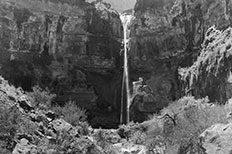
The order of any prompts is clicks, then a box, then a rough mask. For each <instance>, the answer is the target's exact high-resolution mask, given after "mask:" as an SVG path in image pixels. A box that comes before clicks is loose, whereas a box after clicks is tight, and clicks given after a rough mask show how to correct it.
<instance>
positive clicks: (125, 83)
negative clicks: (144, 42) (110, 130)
mask: <svg viewBox="0 0 232 154" xmlns="http://www.w3.org/2000/svg"><path fill="white" fill-rule="evenodd" d="M120 19H121V21H122V24H123V37H124V39H123V44H124V65H123V68H124V71H123V81H122V98H121V114H120V123H122V121H123V110H124V109H123V93H124V86H125V88H126V122H127V123H128V122H129V121H130V103H131V96H130V88H129V71H128V48H127V45H128V42H129V39H128V38H127V35H128V32H129V30H128V26H129V24H130V22H131V20H132V19H133V15H128V14H121V15H120Z"/></svg>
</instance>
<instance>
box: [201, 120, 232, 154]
mask: <svg viewBox="0 0 232 154" xmlns="http://www.w3.org/2000/svg"><path fill="white" fill-rule="evenodd" d="M231 132H232V124H231V123H229V124H215V125H213V126H211V127H210V128H208V129H206V130H205V131H204V132H203V133H202V134H201V135H200V143H201V147H202V148H203V149H204V151H205V154H230V153H231V151H232V143H231V142H232V138H231V136H232V134H231Z"/></svg>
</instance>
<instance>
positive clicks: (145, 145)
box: [0, 77, 232, 154]
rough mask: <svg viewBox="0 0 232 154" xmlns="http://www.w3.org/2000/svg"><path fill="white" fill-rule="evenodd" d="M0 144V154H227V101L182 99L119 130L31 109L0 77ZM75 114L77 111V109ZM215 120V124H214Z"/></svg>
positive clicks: (19, 91) (19, 92) (25, 98)
mask: <svg viewBox="0 0 232 154" xmlns="http://www.w3.org/2000/svg"><path fill="white" fill-rule="evenodd" d="M0 94H1V97H0V103H1V108H0V109H1V112H0V120H1V125H0V127H1V130H0V146H1V149H0V150H1V152H2V153H4V154H8V153H13V154H29V153H31V154H72V153H73V154H74V153H75V154H174V153H178V154H184V153H186V154H187V153H189V154H219V153H220V154H230V153H231V150H232V149H231V147H232V146H231V140H232V138H231V129H232V123H230V122H232V121H231V108H232V105H231V100H229V101H228V103H227V104H226V105H223V106H220V105H214V104H210V103H209V100H208V98H205V99H200V100H196V99H194V98H193V97H184V98H182V99H180V100H179V101H178V102H175V103H172V104H170V105H169V106H168V107H167V108H165V109H163V110H162V115H163V116H161V115H155V116H154V117H153V118H151V120H148V121H145V122H143V123H140V124H139V123H129V124H127V125H122V126H120V127H119V128H118V129H93V128H91V127H90V126H89V125H88V124H87V122H86V121H81V120H80V119H75V120H76V123H75V124H73V125H72V124H70V123H68V122H67V121H65V120H64V119H65V118H64V117H65V115H63V116H59V114H58V113H56V112H54V111H52V110H48V109H46V108H44V109H42V108H38V107H34V106H33V104H34V102H31V101H30V100H31V99H30V96H28V95H27V94H26V93H25V92H24V91H23V90H22V89H21V88H15V87H14V86H12V85H9V83H8V82H7V81H6V80H4V79H3V78H2V77H1V78H0ZM77 112H78V111H77ZM219 123H220V124H219Z"/></svg>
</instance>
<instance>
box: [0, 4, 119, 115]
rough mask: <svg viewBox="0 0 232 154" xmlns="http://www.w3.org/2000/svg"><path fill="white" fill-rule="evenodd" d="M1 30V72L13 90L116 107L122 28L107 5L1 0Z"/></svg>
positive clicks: (115, 15)
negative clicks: (37, 90)
mask: <svg viewBox="0 0 232 154" xmlns="http://www.w3.org/2000/svg"><path fill="white" fill-rule="evenodd" d="M0 27H1V28H0V40H1V41H0V66H1V67H0V73H1V74H2V75H3V76H4V77H5V78H6V79H8V80H9V81H10V82H12V83H14V85H16V86H22V87H23V89H25V90H30V89H31V87H32V86H33V85H36V84H39V85H40V86H42V87H49V88H51V89H52V91H53V92H55V93H57V94H58V99H57V102H65V101H67V100H69V99H72V100H77V101H78V102H79V104H80V105H81V106H85V107H87V108H88V106H91V104H93V102H99V103H100V106H101V108H102V109H103V110H104V107H105V109H107V108H108V106H112V107H113V108H117V104H116V101H118V100H117V99H116V96H117V93H119V94H120V91H119V92H118V90H119V89H120V88H119V87H120V73H119V72H120V67H119V65H120V56H119V52H120V46H121V38H122V28H121V21H120V19H119V14H118V13H117V12H116V11H115V10H113V9H111V8H110V5H109V4H107V3H101V2H99V3H93V4H89V3H86V2H84V1H82V0H78V1H63V0H59V1H54V0H45V1H39V0H1V1H0ZM119 98H120V97H119ZM91 102H92V103H91ZM104 103H105V105H104ZM91 108H92V107H91Z"/></svg>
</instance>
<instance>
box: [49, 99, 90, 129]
mask: <svg viewBox="0 0 232 154" xmlns="http://www.w3.org/2000/svg"><path fill="white" fill-rule="evenodd" d="M52 110H53V111H54V112H56V113H57V114H58V115H59V116H64V120H65V121H67V122H68V123H70V124H72V125H73V126H77V125H79V124H80V122H85V121H86V119H87V116H86V111H85V110H84V109H81V108H79V107H78V106H77V105H76V104H75V102H72V101H70V102H68V103H66V104H65V106H64V107H60V106H55V107H53V108H52Z"/></svg>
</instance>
